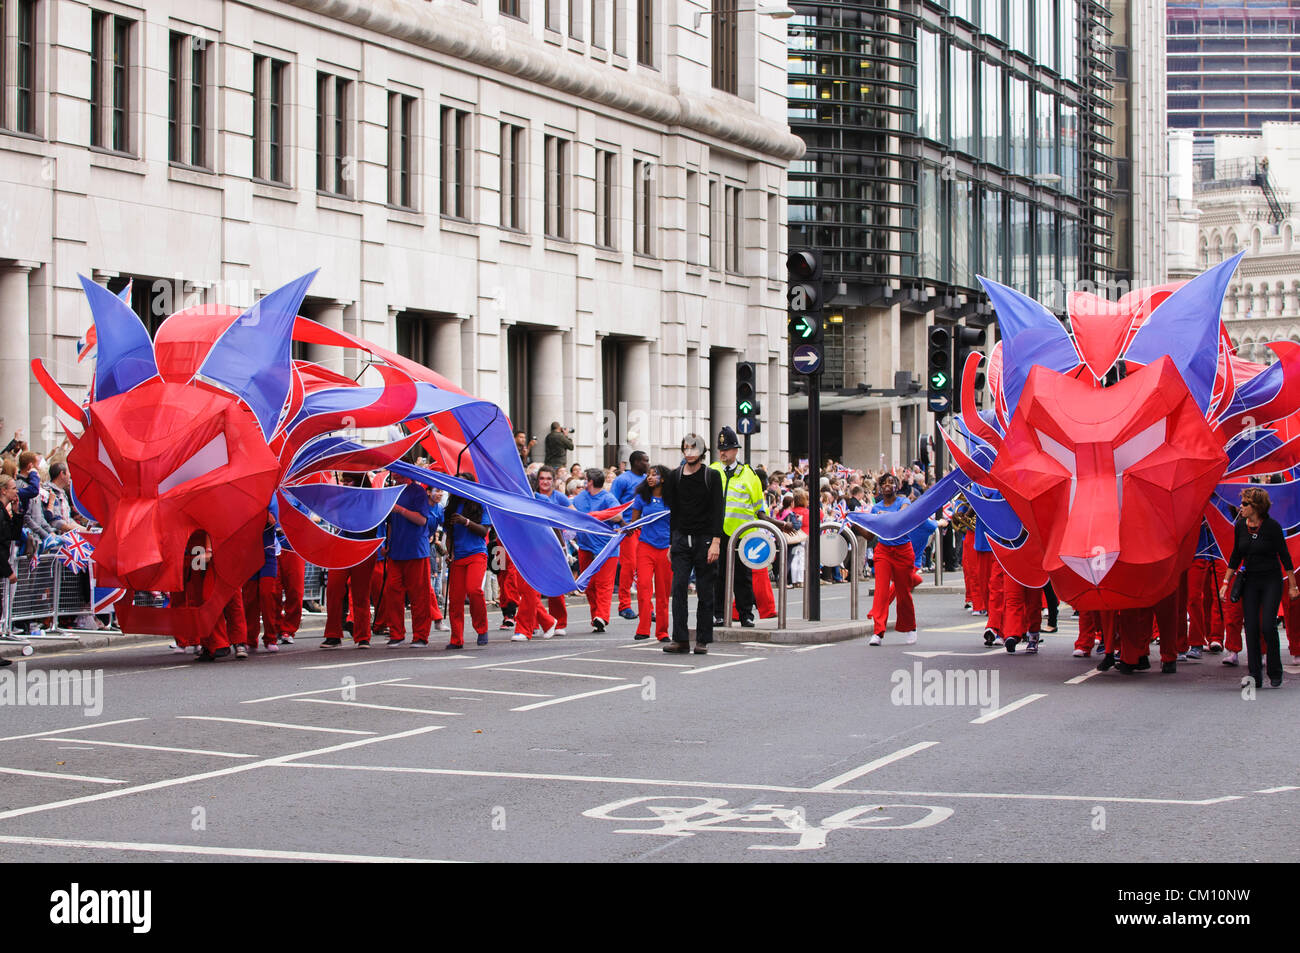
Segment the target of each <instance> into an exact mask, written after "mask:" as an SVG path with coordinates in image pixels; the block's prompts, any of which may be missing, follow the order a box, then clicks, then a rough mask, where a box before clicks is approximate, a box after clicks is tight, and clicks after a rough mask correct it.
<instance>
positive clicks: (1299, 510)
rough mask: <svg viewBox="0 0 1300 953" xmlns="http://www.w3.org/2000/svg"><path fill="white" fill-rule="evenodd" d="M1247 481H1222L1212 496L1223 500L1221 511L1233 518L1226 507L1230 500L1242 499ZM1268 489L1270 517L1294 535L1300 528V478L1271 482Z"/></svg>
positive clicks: (1266, 487)
mask: <svg viewBox="0 0 1300 953" xmlns="http://www.w3.org/2000/svg"><path fill="white" fill-rule="evenodd" d="M1248 485H1249V484H1246V483H1220V484H1219V485H1218V486H1217V487H1215V494H1214V496H1212V497H1211V501H1212V502H1216V504H1217V503H1218V501H1222V503H1223V505H1222V506H1220V507H1219V511H1220V512H1221V513H1223V514H1224V516H1227V518H1228V520H1229V521H1231V520H1232V516H1231V515H1229V513H1228V510H1227V508H1226V506H1227V503H1228V501H1229V500H1231V501H1233V502H1234V503H1235V502H1236V501H1237V500H1240V499H1241V491H1242V490H1243V489H1244V488H1245V487H1246V486H1248ZM1264 489H1265V490H1267V491H1268V499H1269V510H1268V515H1269V517H1270V518H1272V519H1275V520H1277V521H1278V522H1279V523H1281V524H1282V531H1283V533H1285V534H1286V535H1288V536H1290V535H1292V534H1293V533H1294V532H1295V530H1296V529H1297V528H1300V480H1292V481H1291V482H1289V483H1269V484H1267V485H1266V486H1265V487H1264Z"/></svg>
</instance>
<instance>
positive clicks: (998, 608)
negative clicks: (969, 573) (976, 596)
mask: <svg viewBox="0 0 1300 953" xmlns="http://www.w3.org/2000/svg"><path fill="white" fill-rule="evenodd" d="M1010 583H1011V580H1010V579H1009V578H1007V574H1006V573H1005V572H1003V571H1002V564H1001V563H1000V562H998V561H997V559H995V558H993V554H992V553H990V554H989V586H988V590H987V591H988V608H989V620H988V622H986V623H985V627H986V628H989V629H992V630H993V631H994V632H996V633H997V634H998V635H1001V634H1002V626H1003V622H1004V617H1005V611H1004V610H1005V608H1006V596H1005V590H1006V587H1007V586H1008V585H1010Z"/></svg>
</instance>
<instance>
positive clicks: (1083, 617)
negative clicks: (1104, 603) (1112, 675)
mask: <svg viewBox="0 0 1300 953" xmlns="http://www.w3.org/2000/svg"><path fill="white" fill-rule="evenodd" d="M1098 639H1101V644H1102V647H1103V648H1104V649H1105V651H1107V652H1114V651H1115V613H1114V611H1113V610H1099V609H1083V610H1082V611H1080V612H1079V637H1078V638H1077V639H1075V640H1074V647H1075V648H1076V649H1083V650H1084V651H1085V652H1091V651H1092V647H1093V645H1095V644H1096V641H1097V640H1098Z"/></svg>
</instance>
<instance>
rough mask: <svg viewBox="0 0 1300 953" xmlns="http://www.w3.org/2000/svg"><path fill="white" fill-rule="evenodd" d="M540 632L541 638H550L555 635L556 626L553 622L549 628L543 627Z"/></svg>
mask: <svg viewBox="0 0 1300 953" xmlns="http://www.w3.org/2000/svg"><path fill="white" fill-rule="evenodd" d="M540 632H541V634H540V635H539V636H538V638H539V639H549V638H550V637H551V636H553V635H555V626H554V624H552V625H551V627H550V628H549V629H542V630H540Z"/></svg>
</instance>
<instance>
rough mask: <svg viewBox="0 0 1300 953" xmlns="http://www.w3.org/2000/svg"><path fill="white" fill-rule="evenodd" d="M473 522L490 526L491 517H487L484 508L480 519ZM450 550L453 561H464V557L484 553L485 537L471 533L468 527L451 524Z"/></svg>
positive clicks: (485, 547) (485, 549) (485, 548)
mask: <svg viewBox="0 0 1300 953" xmlns="http://www.w3.org/2000/svg"><path fill="white" fill-rule="evenodd" d="M474 522H475V523H478V524H479V525H480V526H491V525H492V517H490V516H488V511H487V508H486V507H484V509H483V517H482V519H477V520H475V521H474ZM451 549H452V553H451V555H452V558H453V559H464V558H465V557H466V556H473V555H474V554H476V553H486V552H487V537H486V536H480V535H479V534H478V533H471V532H470V531H469V527H468V526H463V525H461V524H460V523H452V524H451Z"/></svg>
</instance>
